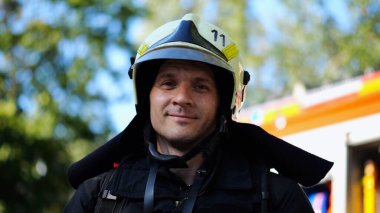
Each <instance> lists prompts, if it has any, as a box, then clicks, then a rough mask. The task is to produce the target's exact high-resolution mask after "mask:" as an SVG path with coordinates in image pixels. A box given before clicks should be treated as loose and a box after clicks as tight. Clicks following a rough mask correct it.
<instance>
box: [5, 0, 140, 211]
mask: <svg viewBox="0 0 380 213" xmlns="http://www.w3.org/2000/svg"><path fill="white" fill-rule="evenodd" d="M140 11H141V10H140V9H139V8H137V7H134V6H133V4H132V2H131V1H122V0H120V1H117V0H116V1H114V0H112V1H111V0H104V1H97V0H86V1H84V0H80V1H78V0H68V1H60V0H55V1H54V0H51V1H49V0H45V1H13V0H5V1H2V2H1V3H0V170H1V171H2V174H1V175H0V182H1V183H2V190H1V192H0V212H3V211H4V212H61V210H62V208H63V205H64V204H65V203H66V202H67V200H68V198H69V193H70V192H71V190H70V187H69V184H68V182H67V180H66V179H67V177H66V170H67V167H68V165H69V164H70V163H71V162H73V161H74V160H77V159H78V158H79V157H82V156H83V153H87V152H88V151H89V150H90V149H92V148H93V147H94V144H96V143H101V142H104V141H105V140H106V138H107V137H108V136H109V133H110V132H111V131H112V130H113V128H112V125H111V123H110V120H109V118H108V117H109V116H108V114H107V111H106V110H105V109H106V107H107V106H108V103H109V97H107V94H105V93H104V91H102V90H100V89H98V88H97V87H96V84H97V82H98V80H97V79H99V76H108V77H109V78H112V79H113V80H114V82H116V83H121V82H118V81H117V79H118V77H120V75H125V74H126V72H127V70H124V73H121V72H120V71H119V70H117V69H115V68H113V66H112V65H111V64H110V62H109V61H108V60H107V58H109V56H108V53H109V48H110V47H113V48H118V49H119V50H124V51H127V50H131V49H132V48H131V44H130V42H129V41H127V40H126V35H127V32H128V27H129V20H130V19H131V18H133V17H134V16H136V15H137V14H139V13H140ZM125 55H127V54H125ZM125 60H129V59H128V58H126V59H125ZM123 95H125V94H123V93H121V92H120V94H114V96H116V98H117V97H123Z"/></svg>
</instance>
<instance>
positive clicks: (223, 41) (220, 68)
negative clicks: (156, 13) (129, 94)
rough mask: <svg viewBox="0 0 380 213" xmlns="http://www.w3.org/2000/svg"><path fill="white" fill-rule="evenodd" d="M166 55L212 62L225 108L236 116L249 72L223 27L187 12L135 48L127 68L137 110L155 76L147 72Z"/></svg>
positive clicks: (154, 67) (167, 57)
mask: <svg viewBox="0 0 380 213" xmlns="http://www.w3.org/2000/svg"><path fill="white" fill-rule="evenodd" d="M165 59H179V60H192V61H199V62H203V63H207V64H208V65H210V66H212V68H213V71H214V74H215V78H216V81H217V85H218V81H219V87H218V90H224V91H223V92H222V91H219V96H220V98H221V99H224V100H225V102H227V103H223V104H224V105H226V106H224V108H226V109H227V110H228V112H226V113H228V115H229V116H231V118H232V119H233V120H236V116H237V113H238V112H239V111H240V109H241V107H242V104H243V100H244V96H245V94H244V93H245V87H246V85H247V83H248V81H249V74H248V72H247V71H244V70H243V67H242V65H241V64H240V58H239V50H238V48H237V46H236V44H235V43H234V42H233V41H232V39H231V38H230V37H229V36H228V35H227V34H226V33H225V32H224V31H223V30H222V29H220V28H219V27H217V26H215V25H213V24H211V23H208V22H206V21H204V20H202V19H200V18H199V17H198V16H196V15H194V14H186V15H185V16H184V17H183V18H182V19H180V20H175V21H172V22H169V23H166V24H164V25H162V26H161V27H159V28H157V29H156V30H155V31H153V32H152V33H151V34H150V35H149V36H148V37H147V38H146V39H145V41H144V42H143V43H142V44H141V45H140V47H139V48H138V50H137V55H136V58H135V60H134V64H133V66H131V70H130V71H131V72H133V74H131V73H130V76H131V77H132V76H133V77H132V78H133V83H134V89H135V98H136V100H135V101H136V109H137V111H138V112H139V108H144V107H142V105H145V104H144V103H141V102H144V97H143V96H145V99H146V97H147V95H148V94H149V90H150V89H151V85H152V83H153V80H154V79H153V78H154V77H152V75H148V74H147V73H146V72H149V71H154V70H157V69H158V66H159V65H160V63H162V61H163V60H165ZM142 73H144V74H142ZM228 82H230V83H228ZM147 85H148V86H147ZM227 85H230V86H227ZM228 87H229V88H228ZM228 90H229V91H228ZM145 102H147V101H145Z"/></svg>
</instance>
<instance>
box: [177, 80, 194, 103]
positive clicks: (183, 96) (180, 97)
mask: <svg viewBox="0 0 380 213" xmlns="http://www.w3.org/2000/svg"><path fill="white" fill-rule="evenodd" d="M173 103H174V104H178V105H192V104H193V98H192V95H191V88H190V86H188V85H180V86H179V87H178V88H177V89H176V93H175V96H174V98H173Z"/></svg>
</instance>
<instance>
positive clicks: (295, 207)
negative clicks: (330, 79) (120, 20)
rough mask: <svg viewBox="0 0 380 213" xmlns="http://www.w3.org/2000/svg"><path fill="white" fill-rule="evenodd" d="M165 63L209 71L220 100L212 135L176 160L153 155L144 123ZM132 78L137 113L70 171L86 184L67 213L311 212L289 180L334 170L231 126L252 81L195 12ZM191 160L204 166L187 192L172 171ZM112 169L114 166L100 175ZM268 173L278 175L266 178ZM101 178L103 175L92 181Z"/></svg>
mask: <svg viewBox="0 0 380 213" xmlns="http://www.w3.org/2000/svg"><path fill="white" fill-rule="evenodd" d="M169 59H175V60H190V61H198V62H203V63H206V64H207V65H208V66H209V67H210V68H211V69H212V71H213V72H214V76H215V82H216V86H217V90H218V95H219V100H220V107H219V109H218V112H219V119H218V120H219V122H218V125H217V127H218V128H217V130H215V131H214V132H213V133H211V134H210V135H209V136H208V137H206V138H205V139H203V140H202V141H201V142H199V143H198V144H197V145H196V146H195V147H194V148H193V149H192V150H190V151H189V152H188V153H187V154H185V155H184V156H181V157H178V156H170V155H163V154H160V153H158V151H157V150H156V147H155V134H154V131H153V129H152V127H151V125H150V122H149V99H148V97H149V93H150V89H151V87H152V84H153V81H154V79H155V76H156V74H157V71H158V68H159V67H160V65H161V64H162V63H163V61H165V60H169ZM130 76H131V77H133V81H134V85H135V93H136V109H137V115H136V117H135V118H134V119H133V120H132V122H131V123H130V124H129V126H128V127H127V128H126V129H125V130H124V131H123V132H122V133H121V134H119V135H118V136H116V137H115V138H114V139H112V140H111V141H110V142H108V143H107V144H106V145H104V146H102V147H100V148H99V149H98V150H96V151H95V152H93V153H91V154H90V155H89V156H87V157H85V158H84V159H82V160H81V161H80V162H78V163H76V164H74V165H73V166H72V167H71V168H70V169H69V179H70V182H71V183H72V185H73V186H74V187H75V188H76V187H77V186H78V185H79V184H81V183H82V182H83V181H84V180H86V179H88V178H90V179H89V180H87V181H85V182H84V183H83V184H82V185H81V186H80V187H79V188H78V191H77V192H76V194H75V195H74V197H73V199H72V200H71V201H70V203H69V204H68V205H67V206H66V208H65V211H66V212H81V211H83V212H93V211H94V210H95V211H98V212H110V209H111V210H112V211H115V212H235V211H240V212H257V211H259V210H262V211H263V212H267V211H269V212H313V210H312V208H311V206H310V204H309V202H308V200H307V198H306V196H305V195H304V193H303V191H302V189H301V188H300V187H299V186H298V184H297V183H296V182H299V183H301V184H303V185H306V186H307V185H313V184H316V183H317V182H318V181H319V180H320V179H322V178H323V177H324V176H325V174H326V173H327V172H328V170H329V169H330V168H331V166H332V163H331V162H328V161H325V160H324V159H321V158H319V157H317V156H314V155H312V154H310V153H307V152H305V151H303V150H301V149H299V148H297V147H294V146H292V145H290V144H288V143H286V142H284V141H282V140H280V139H278V138H276V137H274V136H272V135H270V134H268V133H266V132H265V131H264V130H262V129H261V128H259V127H257V126H254V125H250V124H241V123H237V122H235V120H236V115H237V113H238V112H239V110H240V108H241V106H242V103H243V100H244V92H245V86H246V85H247V83H248V81H249V74H248V72H246V71H244V70H243V68H242V66H241V64H240V62H239V51H238V49H237V47H236V45H235V43H234V42H233V41H232V40H231V39H230V37H229V36H228V35H227V34H226V33H225V32H224V31H223V30H221V29H220V28H218V27H216V26H214V25H212V24H210V23H208V22H205V21H203V20H201V19H199V18H198V17H197V16H195V15H193V14H187V15H185V16H184V17H183V18H182V19H180V20H176V21H173V22H170V23H167V24H165V25H163V26H161V27H160V28H158V29H157V30H156V31H154V32H153V33H152V34H151V35H150V36H148V38H147V39H146V40H145V41H144V42H143V44H142V45H141V46H140V47H139V49H138V53H137V56H136V59H135V61H134V64H133V66H132V67H131V69H130ZM198 153H202V154H203V156H204V158H205V160H204V163H203V164H202V166H201V167H200V169H199V170H198V171H197V174H196V176H195V180H194V183H193V185H192V186H186V184H184V182H183V181H182V180H180V179H179V178H178V177H176V176H175V175H173V174H172V173H171V172H170V170H169V169H170V168H184V167H186V166H187V164H186V162H187V161H188V160H189V159H191V158H192V157H193V156H195V155H196V154H198ZM300 159H302V160H301V161H300ZM98 162H99V163H98ZM111 162H119V163H120V164H119V167H118V168H116V169H114V170H111V171H108V172H106V171H107V170H109V169H110V165H111ZM94 164H96V168H95V167H94V166H92V165H94ZM272 167H275V168H276V169H277V170H278V171H279V173H280V175H277V174H273V173H270V172H268V169H269V168H272ZM310 167H314V168H313V169H310ZM101 172H106V173H104V174H102V175H99V176H96V175H98V174H99V173H101ZM94 176H96V177H94ZM285 176H286V177H285ZM91 177H93V178H91Z"/></svg>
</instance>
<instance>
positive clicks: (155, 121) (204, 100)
mask: <svg viewBox="0 0 380 213" xmlns="http://www.w3.org/2000/svg"><path fill="white" fill-rule="evenodd" d="M149 98H150V119H151V122H152V126H153V129H154V130H155V131H156V133H157V139H158V140H159V141H160V142H164V143H168V144H169V145H170V146H172V147H175V148H176V149H179V150H184V151H187V150H189V149H190V148H192V147H193V146H194V145H195V144H196V143H197V142H199V141H200V140H201V139H203V138H204V137H205V136H207V135H208V134H209V133H211V132H212V131H213V130H214V129H215V126H216V114H217V108H218V103H219V100H218V92H217V89H216V84H215V80H214V75H213V72H212V71H211V69H210V68H209V67H208V66H207V65H205V64H203V63H199V62H193V61H180V60H169V61H166V62H165V63H164V64H163V65H162V66H161V68H160V69H159V71H158V74H157V77H156V80H155V81H154V83H153V87H152V90H151V92H150V97H149Z"/></svg>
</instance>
